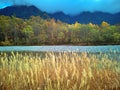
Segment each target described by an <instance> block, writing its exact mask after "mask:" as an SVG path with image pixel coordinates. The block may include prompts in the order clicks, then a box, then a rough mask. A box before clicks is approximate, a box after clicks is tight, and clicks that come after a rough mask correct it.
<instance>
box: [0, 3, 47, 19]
mask: <svg viewBox="0 0 120 90" xmlns="http://www.w3.org/2000/svg"><path fill="white" fill-rule="evenodd" d="M0 15H5V16H11V15H15V16H16V17H19V18H23V19H26V18H29V17H30V16H41V17H42V18H47V17H48V15H47V13H46V12H43V11H41V10H39V9H38V8H36V7H35V6H25V5H22V6H9V7H6V8H4V9H0Z"/></svg>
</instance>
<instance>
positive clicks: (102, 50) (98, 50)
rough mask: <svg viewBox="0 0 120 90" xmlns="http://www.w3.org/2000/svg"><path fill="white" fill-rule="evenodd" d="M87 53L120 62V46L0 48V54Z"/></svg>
mask: <svg viewBox="0 0 120 90" xmlns="http://www.w3.org/2000/svg"><path fill="white" fill-rule="evenodd" d="M9 51H18V52H19V51H20V52H24V51H25V52H26V51H27V52H29V51H30V52H88V53H91V54H95V55H99V56H100V55H101V57H102V55H107V56H108V57H109V58H110V59H112V60H120V45H111V46H0V52H9Z"/></svg>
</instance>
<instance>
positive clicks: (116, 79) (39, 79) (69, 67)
mask: <svg viewBox="0 0 120 90" xmlns="http://www.w3.org/2000/svg"><path fill="white" fill-rule="evenodd" d="M0 90H120V62H119V61H115V60H109V59H108V58H106V57H102V58H101V60H99V59H98V58H97V57H96V56H94V55H91V56H89V57H88V56H87V54H86V53H82V54H77V53H57V54H55V53H46V54H45V56H44V58H41V57H40V56H39V54H36V55H33V54H24V55H23V54H21V53H16V54H14V53H13V52H12V53H11V54H10V55H8V54H6V53H1V54H0Z"/></svg>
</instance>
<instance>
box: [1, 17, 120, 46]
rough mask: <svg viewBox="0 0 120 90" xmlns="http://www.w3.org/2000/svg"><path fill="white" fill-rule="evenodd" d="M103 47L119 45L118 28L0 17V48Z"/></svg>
mask: <svg viewBox="0 0 120 90" xmlns="http://www.w3.org/2000/svg"><path fill="white" fill-rule="evenodd" d="M65 44H71V45H104V44H120V25H110V24H108V23H107V22H104V21H103V22H101V25H99V26H98V25H95V24H92V23H89V24H80V23H78V22H76V23H75V24H67V23H62V22H61V21H55V20H54V19H46V20H44V19H42V18H41V17H39V16H36V17H35V16H32V17H31V18H30V19H21V18H17V17H14V16H12V17H9V16H0V45H65Z"/></svg>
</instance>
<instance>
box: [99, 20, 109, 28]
mask: <svg viewBox="0 0 120 90" xmlns="http://www.w3.org/2000/svg"><path fill="white" fill-rule="evenodd" d="M101 26H102V27H109V26H110V24H109V23H107V22H105V21H103V22H102V23H101Z"/></svg>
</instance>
